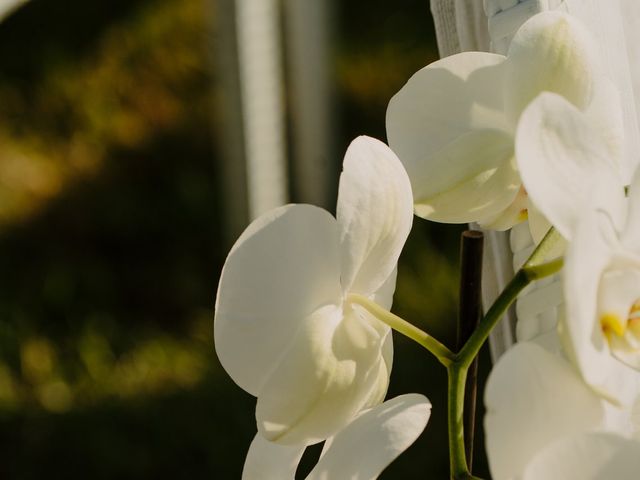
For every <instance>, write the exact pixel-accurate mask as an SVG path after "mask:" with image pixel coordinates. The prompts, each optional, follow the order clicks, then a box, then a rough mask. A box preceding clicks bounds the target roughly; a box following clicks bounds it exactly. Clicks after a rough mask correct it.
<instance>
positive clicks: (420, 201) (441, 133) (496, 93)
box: [387, 52, 518, 223]
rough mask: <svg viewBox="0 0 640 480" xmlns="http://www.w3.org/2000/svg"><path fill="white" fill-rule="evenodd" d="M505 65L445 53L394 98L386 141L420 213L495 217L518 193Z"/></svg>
mask: <svg viewBox="0 0 640 480" xmlns="http://www.w3.org/2000/svg"><path fill="white" fill-rule="evenodd" d="M503 62H504V57H502V56H500V55H494V54H489V53H481V52H466V53H461V54H459V55H453V56H451V57H447V58H444V59H442V60H439V61H437V62H435V63H432V64H431V65H429V66H427V67H425V68H423V69H422V70H420V71H418V72H417V73H416V74H415V75H413V77H411V79H409V81H408V82H407V84H406V85H405V86H404V87H403V88H402V89H401V90H400V91H399V92H398V93H397V94H396V95H395V96H394V97H393V98H392V99H391V101H390V102H389V107H388V109H387V136H388V138H389V145H390V146H391V148H393V150H394V151H395V152H396V153H397V154H398V157H399V158H400V160H401V161H402V163H403V164H404V165H405V167H406V168H407V172H408V174H409V178H410V179H411V185H412V187H413V195H414V200H415V203H416V213H417V214H418V215H420V216H422V217H425V218H429V219H430V220H435V221H443V222H453V223H464V222H467V221H470V220H479V219H482V218H487V217H492V216H496V215H498V214H499V213H500V212H501V211H502V210H504V209H506V208H507V207H508V206H509V204H510V203H511V201H512V200H513V198H514V197H515V195H516V193H517V190H518V189H517V187H516V188H515V190H513V191H512V190H511V188H512V187H513V183H514V181H512V180H513V175H512V173H513V172H512V169H511V168H510V164H509V161H510V159H511V157H512V154H513V141H512V137H511V127H510V126H509V125H508V124H507V123H506V122H505V118H504V113H503V112H504V105H503V100H502V88H501V85H502V81H503V69H502V64H503ZM502 177H505V178H502ZM516 178H517V176H516ZM500 181H503V182H504V183H506V185H500V184H499V183H500ZM515 183H516V184H518V182H517V180H516V181H515ZM496 186H497V188H496ZM490 189H493V190H494V192H495V193H494V194H493V195H489V194H488V190H490ZM465 196H466V197H467V199H465V198H464V197H465ZM452 202H453V203H452ZM478 205H480V206H479V207H478ZM470 208H472V212H471V213H469V209H470Z"/></svg>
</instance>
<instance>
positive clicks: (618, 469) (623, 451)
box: [522, 433, 640, 480]
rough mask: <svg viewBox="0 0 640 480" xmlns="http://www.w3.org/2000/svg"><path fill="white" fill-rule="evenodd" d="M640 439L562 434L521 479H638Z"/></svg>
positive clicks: (604, 435)
mask: <svg viewBox="0 0 640 480" xmlns="http://www.w3.org/2000/svg"><path fill="white" fill-rule="evenodd" d="M638 452H640V442H637V441H635V440H627V439H625V438H624V437H621V436H617V435H612V434H606V433H591V434H583V435H578V436H573V437H570V438H563V439H561V440H558V441H556V442H554V443H552V444H551V445H549V446H548V447H547V448H545V449H544V450H543V451H542V452H540V453H539V454H538V455H537V456H536V457H535V458H534V459H533V460H532V461H531V462H530V463H529V465H527V468H526V470H525V472H524V475H523V476H522V480H539V479H541V478H544V479H545V480H565V479H567V478H579V479H580V480H611V479H614V478H615V479H616V480H635V479H637V478H638V472H640V456H639V455H638Z"/></svg>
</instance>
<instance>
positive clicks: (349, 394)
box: [256, 306, 390, 445]
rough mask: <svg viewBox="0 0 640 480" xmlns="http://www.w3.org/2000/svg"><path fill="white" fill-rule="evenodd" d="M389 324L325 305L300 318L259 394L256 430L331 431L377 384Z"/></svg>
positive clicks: (305, 435) (268, 433)
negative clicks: (292, 339) (276, 364)
mask: <svg viewBox="0 0 640 480" xmlns="http://www.w3.org/2000/svg"><path fill="white" fill-rule="evenodd" d="M388 335H390V330H389V327H387V326H386V325H384V324H382V323H381V322H379V321H377V320H376V321H373V322H372V321H371V319H370V318H367V317H364V316H362V315H360V314H359V313H358V312H356V311H355V310H351V311H349V312H345V314H344V316H343V312H342V310H341V309H337V308H335V307H332V306H329V307H325V308H321V309H320V310H318V311H317V312H315V313H314V314H313V315H312V316H311V317H310V318H309V319H307V321H305V322H303V323H302V327H301V328H300V329H299V330H298V333H297V336H296V338H295V339H294V341H293V342H291V346H290V348H289V349H288V350H287V351H286V352H285V354H284V356H283V359H282V361H281V362H280V364H279V365H278V368H277V369H276V370H275V371H274V372H273V373H272V374H271V376H270V377H269V378H268V379H267V380H266V382H265V384H264V386H263V388H262V390H261V391H260V392H259V395H258V402H257V406H256V418H257V421H258V431H259V432H260V433H261V434H262V435H263V436H264V437H265V438H267V439H268V440H271V441H275V442H278V443H282V444H289V445H293V444H312V443H316V442H319V441H321V440H324V439H325V438H327V437H329V436H332V435H333V434H335V433H336V432H337V431H338V430H340V429H341V428H342V427H343V426H344V425H345V424H347V423H348V422H349V421H350V420H351V418H353V417H354V416H355V415H356V414H357V413H358V412H359V411H360V410H361V409H362V408H363V407H364V406H365V405H367V404H368V403H369V401H370V400H371V398H372V396H374V395H375V394H376V393H375V392H379V390H380V368H381V366H380V364H381V362H382V363H384V359H383V357H382V352H381V350H382V346H383V344H384V342H385V340H386V338H387V336H388Z"/></svg>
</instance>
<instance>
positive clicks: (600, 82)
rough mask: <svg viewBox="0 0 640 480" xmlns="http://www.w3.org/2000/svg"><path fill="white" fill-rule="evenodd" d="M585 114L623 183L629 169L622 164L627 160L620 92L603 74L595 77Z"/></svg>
mask: <svg viewBox="0 0 640 480" xmlns="http://www.w3.org/2000/svg"><path fill="white" fill-rule="evenodd" d="M585 114H586V115H587V116H588V117H589V122H590V123H591V125H593V126H594V128H595V129H596V130H597V132H598V134H599V135H600V137H601V138H602V139H603V141H604V143H605V144H606V146H607V151H608V152H610V154H611V158H610V161H611V164H612V165H613V166H614V168H615V170H616V171H618V172H620V177H621V178H622V179H623V183H624V175H623V172H627V171H628V170H629V168H627V166H626V165H624V163H625V162H627V161H628V160H626V159H625V152H624V141H625V139H624V131H625V130H624V113H623V110H622V103H621V99H620V92H619V91H618V89H617V88H616V86H615V85H614V84H613V82H611V80H609V79H608V78H607V77H605V76H604V75H601V76H599V77H596V85H595V87H594V97H593V99H592V100H591V103H590V104H589V106H588V107H587V109H586V110H585ZM627 181H628V180H627Z"/></svg>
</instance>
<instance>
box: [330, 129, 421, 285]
mask: <svg viewBox="0 0 640 480" xmlns="http://www.w3.org/2000/svg"><path fill="white" fill-rule="evenodd" d="M337 217H338V225H339V229H340V245H341V250H342V288H343V291H344V292H351V293H361V294H363V295H371V294H372V293H375V292H376V291H377V290H378V289H379V288H381V287H382V285H383V284H384V283H385V281H386V280H387V279H388V278H389V276H390V275H391V274H392V272H393V270H394V269H395V268H396V264H397V263H398V257H399V256H400V252H401V250H402V247H403V246H404V242H405V241H406V240H407V236H408V235H409V231H410V230H411V224H412V222H413V197H412V195H411V184H410V182H409V177H407V172H406V171H405V169H404V167H403V166H402V164H401V163H400V160H398V157H396V155H395V153H393V152H392V151H391V149H390V148H389V147H388V146H387V145H385V144H384V143H382V142H381V141H379V140H376V139H374V138H370V137H364V136H362V137H358V138H356V139H355V140H354V141H353V142H351V145H349V148H348V149H347V153H346V154H345V157H344V164H343V171H342V175H341V176H340V187H339V192H338V208H337Z"/></svg>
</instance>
